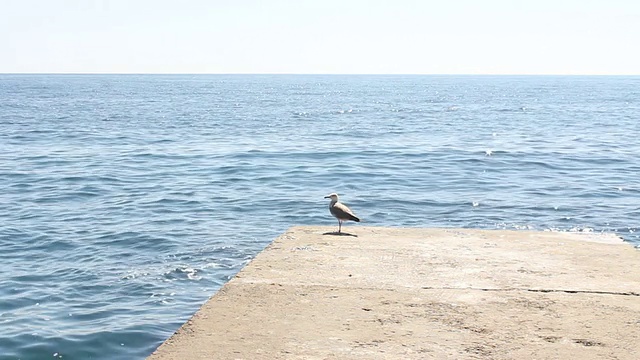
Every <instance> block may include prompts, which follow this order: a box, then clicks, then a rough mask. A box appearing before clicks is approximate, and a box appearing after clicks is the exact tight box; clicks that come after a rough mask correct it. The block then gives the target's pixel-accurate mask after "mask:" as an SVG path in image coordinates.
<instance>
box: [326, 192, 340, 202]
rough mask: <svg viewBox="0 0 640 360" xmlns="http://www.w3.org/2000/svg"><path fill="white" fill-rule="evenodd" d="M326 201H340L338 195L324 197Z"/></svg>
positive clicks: (332, 194)
mask: <svg viewBox="0 0 640 360" xmlns="http://www.w3.org/2000/svg"><path fill="white" fill-rule="evenodd" d="M324 198H325V199H331V201H338V194H336V193H331V194H329V195H327V196H325V197H324Z"/></svg>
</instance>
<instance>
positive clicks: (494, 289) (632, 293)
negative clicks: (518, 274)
mask: <svg viewBox="0 0 640 360" xmlns="http://www.w3.org/2000/svg"><path fill="white" fill-rule="evenodd" d="M422 289H423V290H476V291H529V292H541V293H552V292H556V293H567V294H596V295H620V296H640V293H637V292H633V291H600V290H567V289H527V288H503V289H496V288H473V287H467V288H459V287H432V286H423V287H422Z"/></svg>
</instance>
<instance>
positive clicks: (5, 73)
mask: <svg viewBox="0 0 640 360" xmlns="http://www.w3.org/2000/svg"><path fill="white" fill-rule="evenodd" d="M0 75H262V76H264V75H286V76H292V75H297V76H640V74H564V73H540V74H531V73H505V74H502V73H284V72H283V73H275V72H274V73H269V72H265V73H249V72H247V73H235V72H229V73H222V72H221V73H213V72H211V73H206V72H195V73H190V72H157V73H156V72H148V73H147V72H0Z"/></svg>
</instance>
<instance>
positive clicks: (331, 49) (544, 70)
mask: <svg viewBox="0 0 640 360" xmlns="http://www.w3.org/2000/svg"><path fill="white" fill-rule="evenodd" d="M15 72H18V73H42V72H44V73H213V74H220V73H221V74H228V73H254V74H255V73H287V74H622V75H640V1H638V0H598V1H596V0H437V1H436V0H422V1H421V0H262V1H259V0H224V1H223V0H181V1H178V0H0V73H15Z"/></svg>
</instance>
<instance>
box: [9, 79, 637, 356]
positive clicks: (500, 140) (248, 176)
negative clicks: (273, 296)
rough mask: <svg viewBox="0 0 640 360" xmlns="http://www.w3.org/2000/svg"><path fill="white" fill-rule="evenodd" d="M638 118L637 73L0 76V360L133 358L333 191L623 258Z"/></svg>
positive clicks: (630, 230) (632, 233)
mask: <svg viewBox="0 0 640 360" xmlns="http://www.w3.org/2000/svg"><path fill="white" fill-rule="evenodd" d="M639 124H640V77H624V76H623V77H606V76H594V77H588V76H586V77H582V76H570V77H563V76H408V75H407V76H338V75H334V76H310V75H309V76H307V75H273V76H271V75H0V359H23V360H26V359H143V358H145V357H146V356H147V355H149V354H150V353H151V352H152V351H153V350H154V349H155V348H156V347H157V346H158V345H159V344H160V343H161V342H162V341H163V340H165V339H166V338H167V337H169V336H170V335H171V334H172V333H173V332H174V331H175V330H176V329H177V328H178V327H179V326H180V325H181V324H182V323H183V322H184V321H186V320H187V319H188V318H189V317H190V316H191V315H192V314H193V313H194V312H195V311H196V310H197V309H198V308H199V307H200V305H202V304H203V303H204V302H205V301H206V300H207V299H208V298H209V297H210V296H211V295H213V294H214V293H215V292H216V291H217V290H218V289H219V288H220V287H221V286H222V285H223V284H224V283H225V282H226V281H228V280H229V279H230V278H231V277H232V276H233V275H234V274H235V273H236V272H238V271H239V270H240V269H241V268H242V267H243V266H244V265H245V264H246V263H247V262H248V261H250V260H251V259H252V258H253V257H254V256H255V255H256V254H258V253H259V252H260V251H261V250H262V249H263V248H264V247H265V246H266V245H267V244H269V242H270V241H272V240H273V239H274V238H275V237H277V236H278V235H279V234H281V233H282V232H284V231H285V230H286V229H287V228H289V227H291V226H295V225H327V226H334V227H337V222H336V221H335V219H333V218H332V217H331V216H330V214H329V211H328V208H327V207H328V202H327V200H325V199H323V196H325V195H327V194H328V193H330V192H337V193H339V194H340V195H341V200H342V201H344V202H345V203H347V204H348V205H349V206H350V207H351V208H352V209H353V210H354V211H355V212H356V214H357V215H358V216H359V217H361V218H362V219H363V220H364V221H365V222H364V223H363V224H362V225H368V226H395V227H463V228H483V229H518V230H520V229H526V230H552V231H567V232H595V233H599V232H607V233H613V234H617V235H619V236H620V237H622V238H623V239H624V240H625V241H627V242H629V243H630V244H631V245H633V246H638V244H640V237H639V236H638V231H639V230H640V176H639V174H640V140H639V139H640V125H639ZM347 226H348V228H347V229H348V231H350V232H355V233H357V227H358V226H361V225H360V224H348V225H347Z"/></svg>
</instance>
